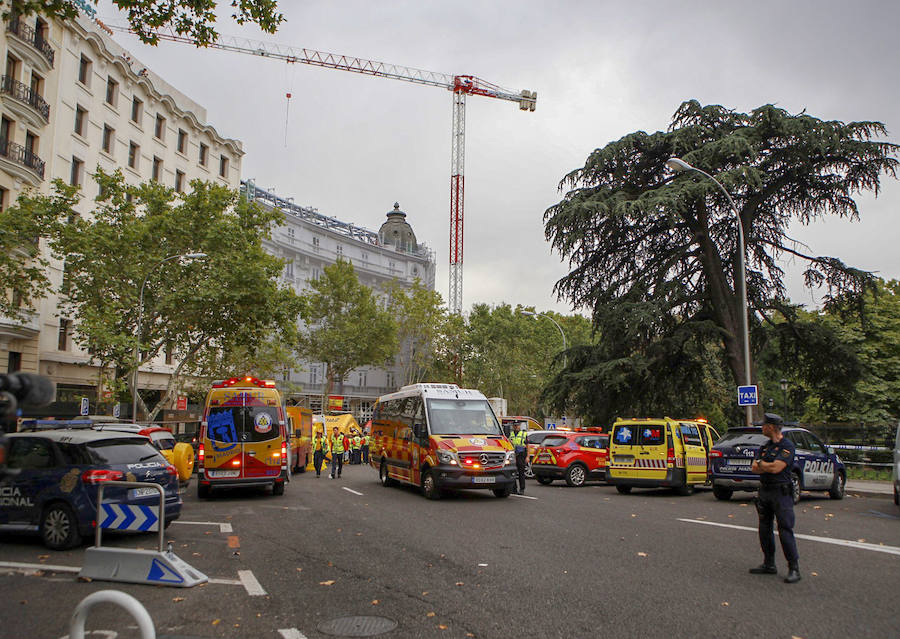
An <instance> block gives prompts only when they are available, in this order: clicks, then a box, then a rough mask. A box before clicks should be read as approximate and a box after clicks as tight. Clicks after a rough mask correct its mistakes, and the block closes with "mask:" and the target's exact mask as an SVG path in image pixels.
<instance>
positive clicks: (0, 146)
mask: <svg viewBox="0 0 900 639" xmlns="http://www.w3.org/2000/svg"><path fill="white" fill-rule="evenodd" d="M0 156H3V157H5V158H6V159H7V160H10V161H12V162H15V163H16V164H21V165H22V166H25V167H28V168H29V169H31V170H32V171H34V172H35V173H36V174H37V175H38V177H40V178H41V179H42V180H43V179H44V161H43V160H42V159H41V158H39V157H38V156H37V155H35V154H34V152H32V151H29V150H28V149H26V148H25V147H24V146H22V145H21V144H16V143H15V142H10V141H9V140H3V139H0Z"/></svg>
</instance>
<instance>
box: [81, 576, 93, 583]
mask: <svg viewBox="0 0 900 639" xmlns="http://www.w3.org/2000/svg"><path fill="white" fill-rule="evenodd" d="M78 581H81V582H83V583H86V584H89V583H91V582H92V581H93V579H91V578H90V577H79V578H78Z"/></svg>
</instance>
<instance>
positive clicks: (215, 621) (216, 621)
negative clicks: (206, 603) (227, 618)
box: [212, 619, 222, 626]
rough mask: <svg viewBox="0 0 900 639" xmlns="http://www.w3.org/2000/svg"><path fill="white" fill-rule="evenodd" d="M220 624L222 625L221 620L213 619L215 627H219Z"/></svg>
mask: <svg viewBox="0 0 900 639" xmlns="http://www.w3.org/2000/svg"><path fill="white" fill-rule="evenodd" d="M220 623H222V620H221V619H213V621H212V625H214V626H218V625H219V624H220Z"/></svg>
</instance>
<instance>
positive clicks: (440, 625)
mask: <svg viewBox="0 0 900 639" xmlns="http://www.w3.org/2000/svg"><path fill="white" fill-rule="evenodd" d="M438 628H440V629H441V630H446V629H447V626H445V625H444V624H439V625H438Z"/></svg>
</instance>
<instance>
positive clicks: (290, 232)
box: [287, 228, 294, 244]
mask: <svg viewBox="0 0 900 639" xmlns="http://www.w3.org/2000/svg"><path fill="white" fill-rule="evenodd" d="M287 236H288V242H290V243H291V244H293V243H294V229H293V228H288V230H287Z"/></svg>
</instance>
